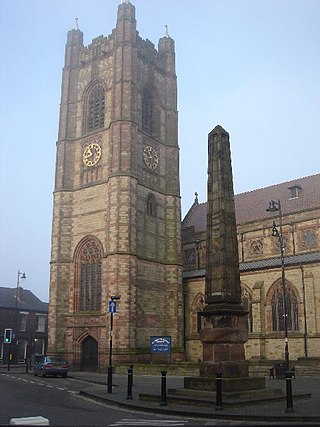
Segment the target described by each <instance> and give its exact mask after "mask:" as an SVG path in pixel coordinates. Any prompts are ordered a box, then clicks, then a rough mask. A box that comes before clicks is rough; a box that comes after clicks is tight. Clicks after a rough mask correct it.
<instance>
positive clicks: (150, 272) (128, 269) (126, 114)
mask: <svg viewBox="0 0 320 427" xmlns="http://www.w3.org/2000/svg"><path fill="white" fill-rule="evenodd" d="M180 212H181V209H180V188H179V147H178V113H177V83H176V74H175V51H174V41H173V40H172V39H171V38H170V37H169V35H168V33H167V31H166V34H165V36H164V37H162V38H161V39H160V40H159V44H158V49H156V48H155V47H154V45H153V44H152V43H151V42H150V41H149V40H143V39H142V38H141V37H140V36H139V33H138V31H137V30H136V19H135V8H134V6H133V5H132V4H131V3H130V2H129V1H128V0H127V1H125V2H122V4H120V5H119V6H118V13H117V23H116V28H115V29H113V31H112V33H111V34H110V35H109V36H108V37H103V36H99V37H97V38H95V39H93V40H92V43H91V44H90V45H88V46H84V44H83V33H82V32H81V31H80V30H79V29H73V30H71V31H69V33H68V37H67V44H66V50H65V65H64V69H63V76H62V90H61V106H60V120H59V135H58V141H57V155H56V176H55V190H54V206H53V225H52V248H51V271H50V305H49V349H48V352H50V353H54V354H60V355H63V356H64V357H65V358H66V359H67V360H69V361H70V362H72V365H73V366H74V367H77V368H83V369H97V368H98V367H105V366H106V365H107V360H108V354H109V334H110V330H109V325H110V314H109V313H108V302H109V300H110V296H111V295H115V296H119V297H120V301H118V303H117V313H116V314H115V315H114V323H113V360H114V361H115V362H136V361H144V360H149V359H150V336H164V335H165V336H171V350H172V359H173V360H181V359H182V358H183V357H184V356H183V312H182V305H183V304H182V266H181V239H180V224H181V223H180V220H181V218H180V215H181V213H180Z"/></svg>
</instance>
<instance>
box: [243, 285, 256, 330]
mask: <svg viewBox="0 0 320 427" xmlns="http://www.w3.org/2000/svg"><path fill="white" fill-rule="evenodd" d="M241 301H242V305H243V308H244V309H245V310H246V311H247V312H248V332H253V313H252V295H251V293H250V292H249V290H248V289H247V288H246V287H245V286H241Z"/></svg>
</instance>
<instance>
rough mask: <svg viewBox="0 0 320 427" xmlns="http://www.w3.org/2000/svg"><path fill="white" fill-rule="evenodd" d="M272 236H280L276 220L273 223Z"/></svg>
mask: <svg viewBox="0 0 320 427" xmlns="http://www.w3.org/2000/svg"><path fill="white" fill-rule="evenodd" d="M272 236H273V237H279V232H278V229H277V227H276V223H275V221H273V224H272Z"/></svg>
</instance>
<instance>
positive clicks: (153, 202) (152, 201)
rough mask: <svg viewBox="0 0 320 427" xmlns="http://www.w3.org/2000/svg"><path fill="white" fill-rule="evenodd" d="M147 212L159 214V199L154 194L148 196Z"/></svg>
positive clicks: (154, 215) (152, 214)
mask: <svg viewBox="0 0 320 427" xmlns="http://www.w3.org/2000/svg"><path fill="white" fill-rule="evenodd" d="M147 214H148V215H150V216H153V217H156V216H157V199H156V197H155V195H154V194H149V195H148V198H147Z"/></svg>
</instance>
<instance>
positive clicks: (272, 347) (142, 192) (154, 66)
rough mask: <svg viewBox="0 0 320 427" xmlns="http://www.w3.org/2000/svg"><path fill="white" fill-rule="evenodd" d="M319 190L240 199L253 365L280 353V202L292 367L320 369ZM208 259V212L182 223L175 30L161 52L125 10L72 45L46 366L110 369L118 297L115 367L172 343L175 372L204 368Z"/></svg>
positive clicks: (72, 34)
mask: <svg viewBox="0 0 320 427" xmlns="http://www.w3.org/2000/svg"><path fill="white" fill-rule="evenodd" d="M204 167H206V165H204ZM319 188H320V175H315V176H312V177H306V178H302V179H298V180H296V181H294V182H292V183H284V184H279V185H276V186H273V187H268V188H266V189H262V190H256V191H253V192H250V193H244V194H240V195H238V196H236V198H235V202H236V215H237V225H238V240H239V257H240V258H239V259H240V271H241V282H242V292H243V302H244V304H245V307H246V309H247V310H248V312H249V316H248V322H249V341H248V343H247V344H246V353H247V358H249V359H254V358H255V359H260V358H262V359H277V358H281V356H282V353H283V317H282V314H283V313H282V311H281V310H282V308H281V307H282V305H281V304H282V302H281V288H280V284H281V282H280V278H281V269H280V256H279V248H278V246H277V244H276V241H275V240H274V239H273V238H272V236H271V231H272V230H271V229H272V221H273V220H275V221H278V217H277V216H274V215H271V214H268V213H267V212H266V211H265V209H266V208H267V207H268V203H269V201H270V200H272V199H274V200H278V199H281V202H282V211H283V232H284V236H285V243H286V248H285V249H286V250H285V258H286V286H287V290H288V291H287V295H288V298H289V301H290V313H289V324H290V346H291V348H290V351H291V355H292V357H294V358H297V357H308V356H309V357H310V356H319V348H320V263H319V261H320V232H319V227H320V192H319ZM181 230H182V238H181ZM205 246H206V204H205V203H203V204H200V203H199V202H198V199H197V197H196V199H195V202H194V204H193V206H192V207H191V208H190V211H189V212H188V214H187V215H186V217H185V219H184V220H183V221H182V223H181V198H180V183H179V146H178V113H177V79H176V71H175V48H174V41H173V40H172V39H171V37H170V36H169V35H168V33H167V31H166V34H165V35H164V37H162V38H161V39H160V40H159V43H158V47H157V48H155V46H154V45H153V44H152V43H151V42H150V41H149V40H143V39H142V38H141V37H140V36H139V33H138V31H137V29H136V19H135V8H134V6H133V5H132V4H131V3H130V2H129V1H124V2H122V3H121V4H120V5H119V6H118V11H117V21H116V27H115V28H114V29H113V30H112V33H111V34H110V35H109V36H108V37H103V36H99V37H97V38H95V39H93V40H92V43H91V44H90V45H88V46H84V44H83V33H82V32H81V31H80V30H79V29H73V30H71V31H69V32H68V36H67V43H66V48H65V64H64V68H63V76H62V90H61V105H60V120H59V134H58V141H57V155H56V176H55V188H54V205H53V225H52V248H51V263H50V303H49V319H48V322H49V325H48V329H49V331H48V340H49V342H48V353H56V354H57V353H58V354H61V355H63V356H64V357H65V358H66V359H68V360H69V361H70V362H71V364H72V366H73V367H76V368H80V369H90V370H95V369H98V368H104V367H106V365H107V363H108V355H109V337H110V313H109V311H108V307H109V301H110V297H111V296H117V297H119V298H120V300H119V301H117V312H116V313H115V314H114V325H113V334H112V339H113V357H114V362H115V363H137V362H143V361H150V360H151V358H152V357H156V356H157V355H156V354H154V355H151V353H150V337H152V336H153V337H154V336H156V337H163V336H170V337H171V355H170V357H171V360H172V361H185V360H186V361H198V360H199V359H201V357H202V356H201V343H200V341H199V330H200V328H201V311H202V309H203V306H204V298H203V297H204V278H205ZM291 342H292V344H291ZM160 359H161V357H160ZM152 360H157V358H155V359H152Z"/></svg>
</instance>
